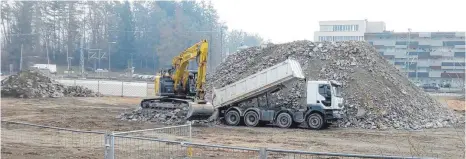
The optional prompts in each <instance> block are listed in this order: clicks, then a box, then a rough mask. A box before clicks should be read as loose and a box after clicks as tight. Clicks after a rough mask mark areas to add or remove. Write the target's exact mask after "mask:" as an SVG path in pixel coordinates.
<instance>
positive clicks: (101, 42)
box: [1, 1, 263, 72]
mask: <svg viewBox="0 0 466 159" xmlns="http://www.w3.org/2000/svg"><path fill="white" fill-rule="evenodd" d="M1 9H2V10H1V21H2V27H1V34H2V38H3V39H2V43H1V46H2V61H1V62H2V63H1V66H2V71H6V70H8V69H9V65H10V64H12V65H13V66H14V68H16V69H15V70H17V69H19V67H20V65H21V64H20V63H22V66H23V67H26V66H29V65H31V64H33V63H47V62H49V63H51V64H57V65H61V66H66V65H69V66H79V65H80V64H81V60H83V61H84V63H85V66H86V67H91V68H105V69H106V68H108V67H109V63H110V64H111V70H112V71H119V70H125V69H127V68H129V67H130V66H133V67H135V69H136V71H138V70H139V71H150V72H152V71H153V70H154V69H158V68H161V67H169V66H170V64H171V59H172V57H173V56H175V55H177V54H178V53H179V52H180V51H182V50H184V49H185V48H187V47H189V46H191V45H193V44H194V43H196V42H198V41H200V40H201V39H207V40H208V41H210V49H211V52H210V57H209V60H210V61H209V62H210V63H209V64H208V66H210V67H215V66H216V65H217V64H219V63H220V62H221V59H222V58H223V56H224V54H225V52H226V51H227V50H230V52H232V51H236V50H237V48H238V47H239V46H241V45H247V46H256V45H259V44H261V43H262V42H263V39H262V38H261V37H260V36H258V35H255V34H249V33H245V32H243V31H240V30H232V31H228V27H227V26H226V25H225V24H223V23H221V22H220V21H219V17H218V14H217V12H216V10H215V9H214V8H213V6H212V4H211V3H210V2H205V1H200V2H196V1H181V2H176V1H133V2H128V1H125V2H121V1H2V2H1ZM81 48H83V49H81ZM81 50H83V55H84V58H81V56H80V55H81ZM109 54H110V59H109V56H108V55H109ZM109 61H110V62H109ZM71 68H73V67H71Z"/></svg>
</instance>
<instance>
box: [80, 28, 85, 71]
mask: <svg viewBox="0 0 466 159" xmlns="http://www.w3.org/2000/svg"><path fill="white" fill-rule="evenodd" d="M84 35H85V33H84V31H83V36H82V37H81V44H80V45H81V53H80V59H79V60H80V63H81V76H82V77H83V78H84V50H83V49H84Z"/></svg>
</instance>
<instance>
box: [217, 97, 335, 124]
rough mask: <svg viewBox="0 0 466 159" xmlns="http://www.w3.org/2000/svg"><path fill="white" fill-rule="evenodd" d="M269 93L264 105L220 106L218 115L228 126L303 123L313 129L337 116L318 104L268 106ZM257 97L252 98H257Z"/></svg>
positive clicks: (328, 122) (333, 119) (329, 122)
mask: <svg viewBox="0 0 466 159" xmlns="http://www.w3.org/2000/svg"><path fill="white" fill-rule="evenodd" d="M276 91H277V90H276ZM270 93H271V92H269V93H266V94H265V96H266V100H267V103H266V107H238V106H235V105H231V106H226V107H222V108H220V110H219V117H220V118H223V120H224V122H225V123H226V124H227V125H230V126H238V125H242V124H244V125H246V126H249V127H257V126H264V125H267V124H272V125H275V126H278V127H280V128H293V127H297V126H298V125H300V124H302V123H305V124H306V126H307V127H308V128H310V129H314V130H321V129H326V128H328V126H330V125H331V123H332V122H333V121H336V120H338V118H339V117H338V116H335V115H334V114H333V110H324V109H322V107H321V106H318V105H308V106H306V108H304V109H299V110H294V109H282V108H269V106H268V105H269V102H268V101H269V98H268V96H270ZM258 97H259V96H256V97H254V98H256V99H257V98H258ZM248 100H251V98H250V99H248ZM244 101H247V100H244ZM238 103H240V102H238ZM258 105H259V102H258Z"/></svg>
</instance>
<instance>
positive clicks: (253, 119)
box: [243, 111, 260, 127]
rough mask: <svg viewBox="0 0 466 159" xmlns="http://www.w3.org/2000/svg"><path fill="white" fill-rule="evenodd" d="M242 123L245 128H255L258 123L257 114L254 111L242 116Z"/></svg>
mask: <svg viewBox="0 0 466 159" xmlns="http://www.w3.org/2000/svg"><path fill="white" fill-rule="evenodd" d="M243 121H244V124H246V126H250V127H255V126H257V125H258V124H259V121H260V119H259V114H257V112H256V111H248V112H247V113H246V114H244V117H243Z"/></svg>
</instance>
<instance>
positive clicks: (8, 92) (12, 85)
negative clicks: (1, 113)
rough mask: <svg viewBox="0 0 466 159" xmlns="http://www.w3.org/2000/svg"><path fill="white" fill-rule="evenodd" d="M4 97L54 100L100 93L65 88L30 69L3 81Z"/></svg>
mask: <svg viewBox="0 0 466 159" xmlns="http://www.w3.org/2000/svg"><path fill="white" fill-rule="evenodd" d="M1 95H2V97H14V98H54V97H97V96H102V95H101V94H100V93H95V92H94V91H92V90H90V89H88V88H86V87H82V86H65V85H63V84H60V83H59V82H57V81H55V80H53V79H52V78H50V77H48V76H46V75H44V74H43V73H41V72H40V71H39V70H37V69H29V70H24V71H21V72H19V73H18V74H17V75H11V76H8V77H7V78H5V79H3V80H2V89H1Z"/></svg>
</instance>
